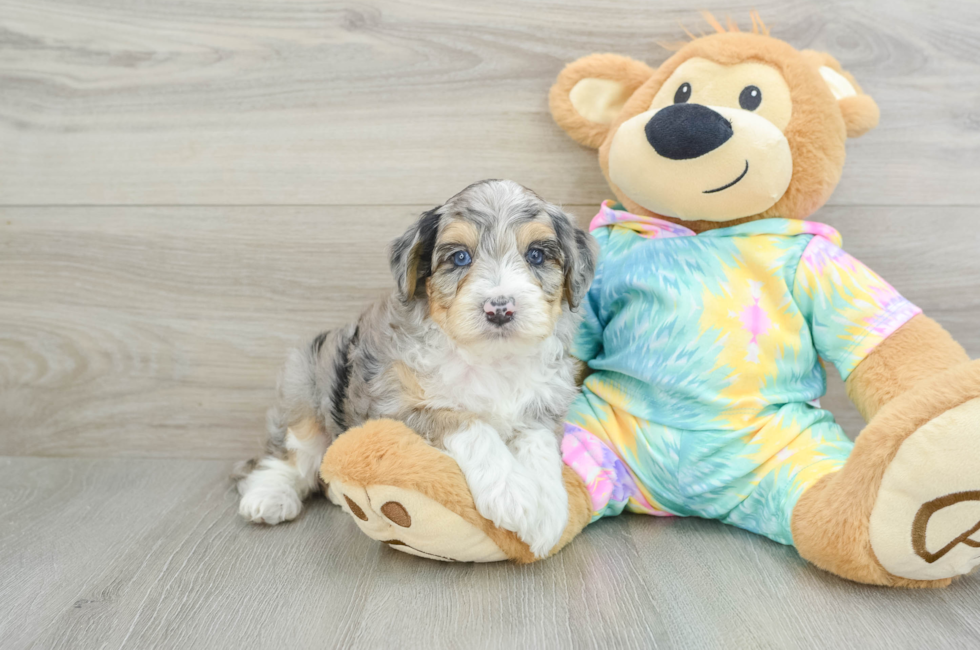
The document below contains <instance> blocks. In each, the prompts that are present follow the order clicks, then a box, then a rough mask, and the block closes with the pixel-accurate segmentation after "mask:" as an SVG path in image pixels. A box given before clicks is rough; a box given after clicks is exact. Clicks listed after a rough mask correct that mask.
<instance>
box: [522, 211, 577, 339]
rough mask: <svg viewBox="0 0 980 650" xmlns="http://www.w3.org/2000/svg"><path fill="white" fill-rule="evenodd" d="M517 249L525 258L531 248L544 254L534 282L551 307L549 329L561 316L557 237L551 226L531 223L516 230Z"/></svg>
mask: <svg viewBox="0 0 980 650" xmlns="http://www.w3.org/2000/svg"><path fill="white" fill-rule="evenodd" d="M517 248H518V250H521V251H524V255H525V256H527V253H528V251H529V250H530V249H531V248H537V249H539V250H542V251H543V252H544V253H545V256H544V262H543V263H542V264H541V265H540V266H539V267H537V268H536V269H535V273H534V277H535V282H536V283H537V285H538V286H539V287H541V289H542V291H543V292H544V293H545V298H546V300H547V301H548V304H549V305H550V306H551V311H550V316H551V327H552V328H554V326H555V325H556V324H557V323H558V319H559V318H560V317H561V314H562V297H563V296H562V292H563V289H564V282H563V280H562V278H563V273H564V269H563V265H564V261H565V260H564V255H563V253H562V251H561V247H560V246H559V244H558V236H557V234H556V233H555V229H554V228H552V227H551V224H550V223H548V222H546V221H532V222H530V223H526V224H522V225H521V226H519V227H518V229H517Z"/></svg>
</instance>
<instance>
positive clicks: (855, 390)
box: [847, 314, 970, 422]
mask: <svg viewBox="0 0 980 650" xmlns="http://www.w3.org/2000/svg"><path fill="white" fill-rule="evenodd" d="M969 361H970V357H969V356H968V355H967V354H966V350H964V349H963V346H961V345H960V344H959V343H957V342H956V341H955V340H953V337H952V336H950V335H949V333H948V332H947V331H946V330H944V329H943V328H942V326H940V325H939V323H937V322H936V321H934V320H932V319H931V318H929V317H927V316H925V315H923V314H919V315H917V316H915V317H913V318H912V319H911V320H909V321H908V322H907V323H905V324H904V325H902V326H901V327H900V328H898V329H897V330H896V331H895V332H894V333H893V334H892V335H891V336H889V337H888V338H887V339H885V340H884V341H882V342H881V343H880V344H879V345H878V347H876V348H875V349H874V351H872V352H871V354H869V355H868V356H867V358H865V359H864V360H863V361H862V362H861V363H860V364H859V365H858V366H857V368H855V369H854V371H853V372H852V373H851V375H850V376H849V377H848V378H847V394H848V396H849V397H850V398H851V401H853V402H854V404H855V406H857V408H858V411H860V412H861V415H863V416H864V419H865V420H866V421H868V422H870V421H871V419H872V418H873V417H874V416H875V414H876V413H877V412H878V411H879V410H880V409H881V408H882V407H883V406H885V405H886V404H888V403H889V402H890V401H892V400H893V399H894V398H896V397H898V396H900V395H903V394H905V393H907V392H908V391H909V390H911V389H912V388H913V387H914V386H915V385H916V384H918V383H919V382H922V381H924V380H926V379H930V378H932V377H935V376H936V375H939V374H940V373H942V372H945V371H947V370H950V369H952V368H954V367H956V366H959V365H962V364H965V363H968V362H969Z"/></svg>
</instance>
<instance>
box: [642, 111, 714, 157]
mask: <svg viewBox="0 0 980 650" xmlns="http://www.w3.org/2000/svg"><path fill="white" fill-rule="evenodd" d="M644 131H646V134H647V142H649V143H650V146H651V147H653V149H654V151H656V152H657V153H658V154H660V155H661V156H663V157H664V158H670V159H671V160H688V159H690V158H697V157H698V156H703V155H704V154H706V153H708V152H709V151H714V150H715V149H717V148H718V147H720V146H721V145H723V144H725V143H726V142H728V139H729V138H731V137H732V125H731V123H730V122H729V121H728V120H727V119H726V118H725V117H724V116H722V115H721V114H720V113H717V112H715V111H713V110H711V109H710V108H708V107H707V106H702V105H700V104H671V105H670V106H667V107H665V108H661V109H660V110H659V111H657V112H656V113H655V114H654V116H653V117H651V118H650V121H649V122H647V125H646V126H645V127H644Z"/></svg>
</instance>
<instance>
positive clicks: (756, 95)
mask: <svg viewBox="0 0 980 650" xmlns="http://www.w3.org/2000/svg"><path fill="white" fill-rule="evenodd" d="M761 103H762V91H761V90H759V89H758V87H756V86H746V87H745V88H743V89H742V94H741V95H739V96H738V105H739V106H741V107H742V108H744V109H745V110H747V111H754V110H755V109H757V108H759V104H761Z"/></svg>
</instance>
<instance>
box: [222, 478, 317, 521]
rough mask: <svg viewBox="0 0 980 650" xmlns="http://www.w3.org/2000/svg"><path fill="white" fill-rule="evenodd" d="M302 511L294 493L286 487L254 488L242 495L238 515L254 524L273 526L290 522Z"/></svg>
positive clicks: (300, 503)
mask: <svg viewBox="0 0 980 650" xmlns="http://www.w3.org/2000/svg"><path fill="white" fill-rule="evenodd" d="M302 509H303V502H302V501H300V498H299V495H298V494H296V491H295V490H293V489H290V488H288V487H277V488H264V489H263V488H255V489H252V490H249V491H248V492H246V493H245V494H243V495H242V500H241V501H240V502H239V504H238V514H240V515H241V516H242V517H244V518H245V519H247V520H248V521H251V522H252V523H256V524H268V525H270V526H274V525H276V524H278V523H281V522H283V521H292V520H293V519H295V518H296V517H297V516H299V513H300V511H301V510H302Z"/></svg>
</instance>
